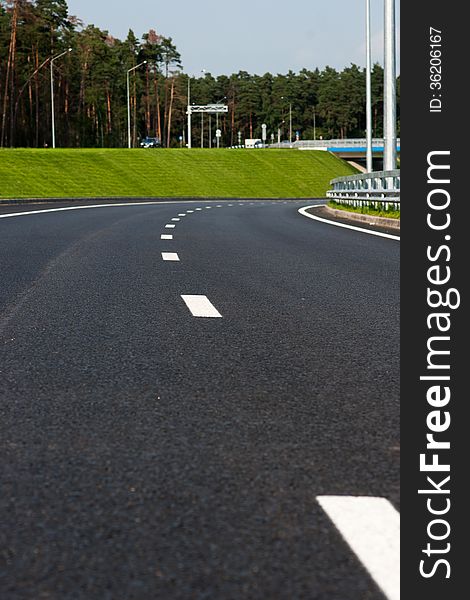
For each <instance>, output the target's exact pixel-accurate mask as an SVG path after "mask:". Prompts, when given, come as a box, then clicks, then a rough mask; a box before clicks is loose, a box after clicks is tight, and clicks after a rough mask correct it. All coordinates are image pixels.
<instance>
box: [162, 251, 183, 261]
mask: <svg viewBox="0 0 470 600" xmlns="http://www.w3.org/2000/svg"><path fill="white" fill-rule="evenodd" d="M162 258H163V260H179V259H180V257H179V256H178V255H177V254H176V252H162Z"/></svg>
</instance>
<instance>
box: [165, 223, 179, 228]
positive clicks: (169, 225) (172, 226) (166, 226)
mask: <svg viewBox="0 0 470 600" xmlns="http://www.w3.org/2000/svg"><path fill="white" fill-rule="evenodd" d="M175 227H176V225H172V224H171V223H168V224H167V225H165V229H174V228H175Z"/></svg>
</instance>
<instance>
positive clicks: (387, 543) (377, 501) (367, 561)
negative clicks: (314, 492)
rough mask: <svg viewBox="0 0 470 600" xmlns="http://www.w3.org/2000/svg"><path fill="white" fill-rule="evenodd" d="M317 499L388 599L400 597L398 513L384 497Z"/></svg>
mask: <svg viewBox="0 0 470 600" xmlns="http://www.w3.org/2000/svg"><path fill="white" fill-rule="evenodd" d="M317 500H318V502H319V504H320V506H321V507H322V508H323V510H324V511H325V512H326V514H327V515H328V517H329V518H330V519H331V520H332V521H333V523H334V525H335V526H336V528H337V529H338V530H339V532H340V533H341V535H342V536H343V538H344V539H345V540H346V542H347V543H348V544H349V546H350V547H351V549H352V550H353V551H354V553H355V554H356V555H357V557H358V558H359V560H360V561H361V562H362V564H363V565H364V566H365V567H366V569H367V570H368V571H369V573H370V574H371V576H372V578H373V579H374V580H375V582H376V583H377V585H378V586H379V587H380V588H381V589H382V591H383V593H384V594H385V596H386V597H387V598H388V599H389V600H399V598H400V513H399V512H398V511H397V510H396V509H395V508H394V507H393V505H392V504H391V503H390V502H389V501H388V500H386V499H385V498H375V497H372V496H318V497H317Z"/></svg>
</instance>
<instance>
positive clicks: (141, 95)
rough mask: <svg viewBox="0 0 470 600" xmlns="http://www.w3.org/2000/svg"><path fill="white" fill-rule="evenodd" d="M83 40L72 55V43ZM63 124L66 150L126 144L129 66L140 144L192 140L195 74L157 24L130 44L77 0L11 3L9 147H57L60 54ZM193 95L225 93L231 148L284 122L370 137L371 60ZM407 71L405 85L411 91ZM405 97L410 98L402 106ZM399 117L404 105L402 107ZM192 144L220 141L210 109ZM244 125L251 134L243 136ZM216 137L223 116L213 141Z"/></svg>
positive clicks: (5, 18) (1, 88)
mask: <svg viewBox="0 0 470 600" xmlns="http://www.w3.org/2000/svg"><path fill="white" fill-rule="evenodd" d="M69 49H71V51H70V52H69V51H68V50H69ZM61 53H65V54H64V55H63V56H61V57H60V58H58V59H57V60H54V62H53V80H54V105H55V112H54V114H55V115H56V117H55V132H56V140H57V145H58V146H60V147H126V146H127V143H128V130H127V124H128V118H127V110H128V102H127V73H128V71H129V69H133V67H135V66H137V65H139V64H140V63H142V62H143V61H146V63H145V64H143V65H141V66H140V67H139V68H137V69H135V70H132V71H130V73H129V82H130V86H129V92H130V93H129V100H130V101H129V106H130V110H131V123H132V128H131V138H132V145H133V146H136V145H138V140H139V139H140V138H141V137H145V136H151V137H158V138H159V139H160V140H161V143H162V145H163V146H167V147H178V146H182V145H184V144H185V143H186V141H187V140H186V135H187V133H186V123H187V116H186V111H187V102H188V96H187V94H188V75H187V74H185V73H184V72H183V62H182V57H181V55H180V53H179V52H178V50H177V48H176V46H175V44H174V42H173V40H172V38H171V37H165V36H164V35H161V34H159V33H157V32H156V31H155V30H154V29H149V31H148V32H146V33H144V34H143V35H142V36H141V37H140V38H138V37H137V36H136V35H135V34H134V32H133V31H132V30H129V33H128V35H127V38H126V39H125V40H123V41H121V40H119V39H117V38H115V37H113V36H112V35H111V34H110V33H109V32H108V31H106V30H102V29H99V28H98V27H95V26H94V25H85V24H84V23H83V22H82V21H81V20H80V19H79V18H78V17H76V16H72V15H70V14H69V12H68V6H67V1H66V0H9V1H2V0H0V147H45V146H50V145H51V126H52V123H51V120H52V117H51V58H53V57H56V56H58V55H60V54H61ZM189 83H190V89H191V103H196V104H208V103H214V102H222V103H225V104H227V105H228V108H229V111H228V113H227V114H224V115H220V116H219V118H218V125H219V128H220V129H221V131H222V138H221V145H222V146H233V145H236V144H237V143H238V139H239V136H240V137H241V139H245V138H260V137H261V124H262V123H266V125H267V132H268V141H269V138H271V136H273V135H275V139H276V141H277V135H278V131H280V132H281V138H282V139H283V140H285V139H287V138H288V136H289V112H290V111H291V115H292V130H293V133H294V136H295V133H296V132H298V134H299V137H300V139H314V137H316V138H317V139H319V138H320V137H323V138H324V139H329V138H347V137H349V138H351V137H364V135H365V87H366V85H365V69H363V68H361V67H359V66H357V65H354V64H351V65H350V66H349V67H345V68H344V69H343V70H342V71H338V70H336V69H334V68H331V67H328V66H327V67H325V68H324V69H322V70H320V69H318V68H315V69H313V70H309V69H306V68H305V69H302V70H301V71H300V72H298V73H294V72H292V71H289V72H288V73H287V74H271V73H265V74H264V75H253V74H249V73H247V72H245V71H240V72H238V73H234V74H232V75H219V76H217V77H214V76H212V75H211V74H210V73H205V74H204V76H202V75H201V76H200V77H191V79H190V82H189ZM399 83H400V81H399V79H398V81H397V90H398V96H399V91H400V87H399ZM372 97H373V106H372V114H373V135H374V136H375V137H381V136H382V134H383V69H382V67H381V66H380V65H379V64H375V65H374V67H373V71H372ZM398 105H399V103H398ZM398 114H399V112H398ZM192 121H193V127H192V133H193V139H192V145H193V147H194V146H198V145H201V138H202V142H203V143H204V146H206V147H207V146H208V145H209V143H210V142H212V139H211V140H209V134H208V131H209V130H208V117H207V116H206V117H205V124H204V130H203V135H202V136H201V116H200V115H193V119H192ZM239 132H240V133H239ZM213 136H215V117H212V127H211V138H212V137H213Z"/></svg>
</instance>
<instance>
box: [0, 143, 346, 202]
mask: <svg viewBox="0 0 470 600" xmlns="http://www.w3.org/2000/svg"><path fill="white" fill-rule="evenodd" d="M354 172H355V171H354V169H353V168H352V167H350V166H349V165H348V164H347V163H346V162H344V161H342V160H340V159H339V158H336V157H335V156H333V155H331V154H329V153H327V152H299V151H295V150H229V149H219V150H216V149H212V150H209V149H206V150H204V149H196V148H194V149H192V150H187V149H168V150H166V149H161V148H158V149H133V150H127V149H124V150H121V149H106V150H96V149H79V150H78V149H77V150H75V149H55V150H53V149H40V150H33V149H11V150H0V198H63V197H67V198H70V197H90V198H98V197H103V196H131V197H139V196H141V197H142V196H151V197H206V198H207V197H226V198H234V197H240V198H284V197H287V198H312V197H323V196H325V192H326V190H327V189H328V188H329V187H330V186H329V182H330V180H331V179H333V178H334V177H339V176H341V175H349V174H351V173H354Z"/></svg>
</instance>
